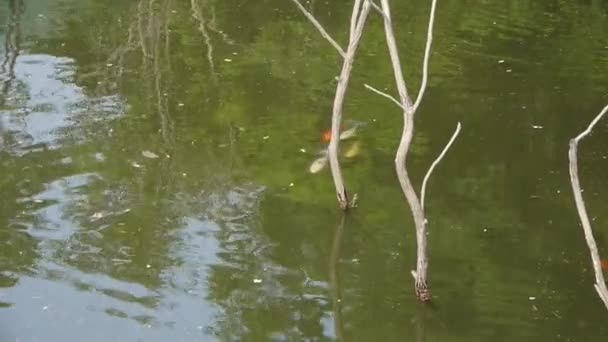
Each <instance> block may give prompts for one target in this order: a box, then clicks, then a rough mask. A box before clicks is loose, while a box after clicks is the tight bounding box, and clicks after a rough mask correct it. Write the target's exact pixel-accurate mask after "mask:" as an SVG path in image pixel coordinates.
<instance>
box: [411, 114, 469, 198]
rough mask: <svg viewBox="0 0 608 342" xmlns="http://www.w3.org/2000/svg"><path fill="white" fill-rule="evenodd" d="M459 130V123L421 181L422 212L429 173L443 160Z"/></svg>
mask: <svg viewBox="0 0 608 342" xmlns="http://www.w3.org/2000/svg"><path fill="white" fill-rule="evenodd" d="M460 128H461V125H460V122H459V123H458V125H456V130H455V131H454V134H452V138H450V141H448V144H447V145H445V147H444V148H443V151H441V153H440V154H439V156H438V157H437V159H435V161H434V162H433V164H431V167H429V170H428V171H427V172H426V175H424V180H423V181H422V188H421V190H420V206H421V207H422V210H424V194H425V193H426V183H427V182H428V181H429V178H430V177H431V173H433V170H434V169H435V167H436V166H437V165H438V164H439V162H441V159H443V157H444V156H445V154H446V153H447V152H448V150H449V149H450V147H451V146H452V144H453V143H454V140H456V137H457V136H458V133H460Z"/></svg>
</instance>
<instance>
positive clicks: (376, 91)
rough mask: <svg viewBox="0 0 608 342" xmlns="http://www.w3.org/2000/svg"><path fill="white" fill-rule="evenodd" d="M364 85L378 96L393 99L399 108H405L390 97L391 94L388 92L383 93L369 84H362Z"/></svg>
mask: <svg viewBox="0 0 608 342" xmlns="http://www.w3.org/2000/svg"><path fill="white" fill-rule="evenodd" d="M364 86H365V88H367V89H369V90H371V91H373V92H374V93H376V94H378V95H380V96H384V97H386V98H387V99H389V100H391V101H393V102H394V103H395V104H396V105H397V106H399V108H401V109H402V110H405V108H403V106H402V105H401V102H399V101H398V100H397V99H396V98H394V97H392V96H391V95H389V94H387V93H385V92H383V91H381V90H378V89H376V88H374V87H372V86H370V85H369V84H364Z"/></svg>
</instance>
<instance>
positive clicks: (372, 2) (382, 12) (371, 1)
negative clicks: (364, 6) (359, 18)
mask: <svg viewBox="0 0 608 342" xmlns="http://www.w3.org/2000/svg"><path fill="white" fill-rule="evenodd" d="M369 2H370V4H371V5H372V8H373V9H375V10H376V12H378V13H379V14H380V15H381V16H382V18H384V17H385V14H384V11H382V8H380V6H378V5H377V4H376V3H375V2H374V1H373V0H369Z"/></svg>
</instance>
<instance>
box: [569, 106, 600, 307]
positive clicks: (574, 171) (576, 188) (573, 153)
mask: <svg viewBox="0 0 608 342" xmlns="http://www.w3.org/2000/svg"><path fill="white" fill-rule="evenodd" d="M607 112H608V105H607V106H606V107H604V109H602V111H601V112H600V113H599V114H598V115H597V116H596V117H595V119H593V121H591V123H590V124H589V126H588V127H587V129H586V130H584V131H583V132H582V133H581V134H579V135H577V136H576V138H574V139H572V140H570V149H569V150H568V158H569V160H570V164H569V169H570V183H571V184H572V191H573V192H574V201H575V202H576V210H577V211H578V216H579V218H580V220H581V224H582V226H583V232H584V233H585V241H586V242H587V246H588V247H589V253H590V254H591V261H592V263H593V270H594V272H595V284H594V287H595V290H596V291H597V294H598V295H599V296H600V298H601V300H602V301H603V302H604V305H605V306H606V308H607V309H608V289H607V288H606V281H605V280H604V275H603V273H602V266H601V263H600V255H599V252H598V250H597V244H596V242H595V238H594V237H593V231H592V229H591V223H590V222H589V216H588V215H587V209H586V208H585V201H584V200H583V195H582V190H581V185H580V181H579V178H578V161H577V149H578V143H579V142H580V141H581V140H582V139H583V138H585V137H586V136H587V135H589V134H590V133H591V130H592V129H593V127H594V126H595V125H596V124H597V123H598V121H599V120H600V119H601V118H602V117H603V116H604V114H606V113H607Z"/></svg>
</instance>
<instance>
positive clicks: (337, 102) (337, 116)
mask: <svg viewBox="0 0 608 342" xmlns="http://www.w3.org/2000/svg"><path fill="white" fill-rule="evenodd" d="M292 1H293V2H294V3H295V4H296V5H297V6H298V8H299V9H300V11H302V13H304V15H305V16H306V18H308V20H310V21H311V22H312V24H313V25H314V26H315V27H316V28H317V29H318V30H319V32H320V33H321V35H322V36H323V37H325V39H327V40H328V41H329V42H330V43H331V44H332V45H333V46H334V48H336V50H338V52H339V53H340V55H341V56H342V57H343V58H344V61H343V63H342V70H341V72H340V76H339V77H338V84H337V86H336V95H335V98H334V104H333V109H332V119H331V139H330V142H329V147H328V156H329V165H330V167H331V174H332V178H333V180H334V186H335V188H336V196H337V197H338V203H339V204H340V207H341V208H342V210H347V209H348V207H349V205H350V203H349V201H348V195H347V193H346V187H345V186H344V180H343V178H342V171H341V170H340V162H339V161H338V147H339V144H340V138H339V137H340V126H341V121H342V109H343V107H344V99H345V95H346V89H347V88H348V82H349V80H350V74H351V71H352V68H353V61H354V59H355V53H356V52H357V48H358V46H359V41H360V40H361V36H362V34H363V28H364V27H365V22H366V20H367V16H368V14H369V10H370V7H371V4H370V0H355V1H354V4H353V11H352V14H351V19H350V29H349V41H348V48H347V49H346V52H344V50H342V48H341V47H340V45H339V44H338V43H336V41H335V40H334V39H333V38H332V37H331V36H330V35H329V34H328V33H327V31H326V30H325V29H324V28H323V26H322V25H321V24H320V23H319V22H318V21H317V20H316V19H315V17H314V16H313V15H312V14H310V13H309V12H308V11H307V10H306V9H305V8H304V6H302V5H301V4H300V2H299V1H298V0H292Z"/></svg>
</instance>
